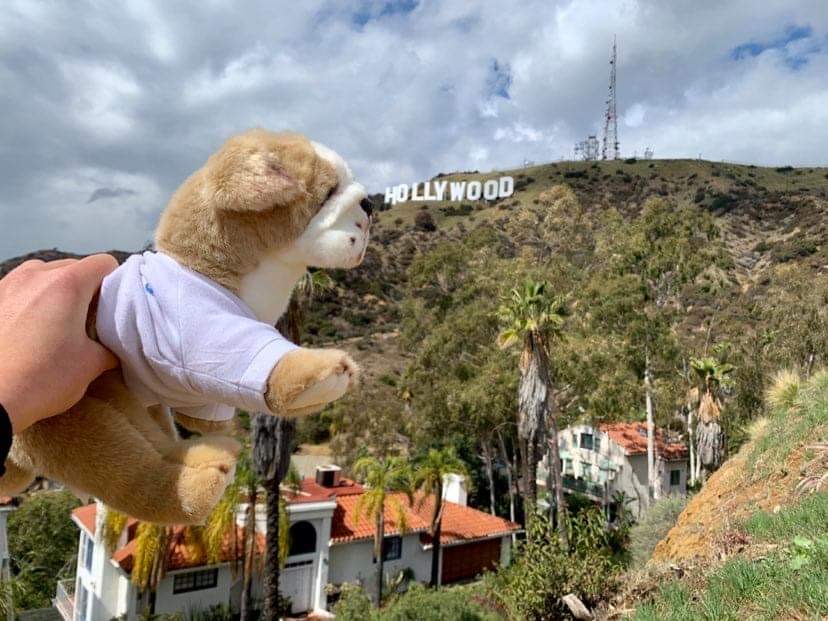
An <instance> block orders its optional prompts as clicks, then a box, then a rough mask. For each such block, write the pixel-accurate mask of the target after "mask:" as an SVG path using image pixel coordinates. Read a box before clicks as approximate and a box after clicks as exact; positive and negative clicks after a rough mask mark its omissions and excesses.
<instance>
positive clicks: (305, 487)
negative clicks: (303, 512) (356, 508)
mask: <svg viewBox="0 0 828 621" xmlns="http://www.w3.org/2000/svg"><path fill="white" fill-rule="evenodd" d="M283 487H284V485H283ZM362 492H363V487H362V485H360V484H359V483H355V482H354V481H351V480H349V479H342V480H341V481H340V482H339V485H336V486H334V487H324V486H322V485H319V484H318V483H317V482H316V481H315V480H314V479H312V478H305V479H302V483H301V485H300V487H299V491H298V493H294V492H292V491H290V490H285V489H283V490H282V496H283V497H284V499H285V500H287V502H288V504H291V505H292V504H301V503H304V502H322V501H325V500H333V499H334V498H337V497H340V496H354V495H359V494H361V493H362Z"/></svg>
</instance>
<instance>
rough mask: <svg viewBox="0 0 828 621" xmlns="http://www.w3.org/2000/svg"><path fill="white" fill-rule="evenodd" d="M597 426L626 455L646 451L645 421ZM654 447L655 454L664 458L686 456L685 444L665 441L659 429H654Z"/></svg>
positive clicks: (662, 432) (681, 457)
mask: <svg viewBox="0 0 828 621" xmlns="http://www.w3.org/2000/svg"><path fill="white" fill-rule="evenodd" d="M598 428H599V429H600V430H601V431H603V432H604V433H606V434H607V435H609V437H610V438H611V439H612V441H613V442H615V443H616V444H617V445H618V446H620V447H621V448H622V449H624V453H625V454H627V455H640V454H642V453H646V452H647V425H646V424H645V423H604V424H602V425H599V427H598ZM655 447H656V454H658V455H659V456H661V457H663V458H664V459H668V460H671V459H683V458H685V457H687V446H686V445H685V444H684V443H683V442H669V441H665V440H664V431H663V430H661V429H656V430H655Z"/></svg>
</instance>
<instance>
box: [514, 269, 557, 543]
mask: <svg viewBox="0 0 828 621" xmlns="http://www.w3.org/2000/svg"><path fill="white" fill-rule="evenodd" d="M548 290H549V283H547V282H534V281H531V280H527V281H526V282H525V283H524V285H523V287H522V288H521V289H518V288H515V289H512V291H511V294H510V295H509V296H508V297H507V299H506V300H505V301H504V303H503V304H502V305H501V306H500V308H499V310H498V317H499V318H500V321H501V323H502V325H503V328H502V330H501V332H500V334H499V335H498V344H499V345H500V347H501V348H503V349H505V348H507V347H511V346H512V345H515V344H516V343H520V342H522V343H523V350H522V352H521V356H520V383H519V385H518V413H517V418H518V420H517V426H518V438H519V439H520V442H519V444H520V448H521V453H522V458H523V472H524V480H525V490H526V491H525V501H524V504H525V514H526V517H527V519H531V516H532V514H533V513H534V512H535V510H536V506H537V505H536V501H537V469H538V460H539V459H540V458H541V453H540V451H541V447H542V446H543V443H544V440H545V438H546V435H547V434H546V425H547V422H548V424H549V437H550V439H551V440H552V441H551V442H549V449H550V468H551V469H552V478H553V482H554V485H555V502H556V506H557V512H558V532H559V534H560V537H561V541H562V542H563V543H564V544H565V543H566V524H565V519H564V518H565V512H566V507H565V505H564V497H563V481H562V479H561V461H560V455H559V451H558V412H557V404H556V403H555V395H554V393H553V392H552V386H551V383H552V382H551V377H550V371H549V352H548V351H547V346H548V343H549V340H550V339H551V338H553V337H555V336H559V335H560V331H561V327H562V325H563V322H564V302H563V299H562V298H561V297H557V296H556V297H552V296H550V295H549V292H548Z"/></svg>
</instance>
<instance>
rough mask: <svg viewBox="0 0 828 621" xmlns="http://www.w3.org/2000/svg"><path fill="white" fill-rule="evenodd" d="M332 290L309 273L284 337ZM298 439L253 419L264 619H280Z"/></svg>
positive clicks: (283, 322) (320, 275)
mask: <svg viewBox="0 0 828 621" xmlns="http://www.w3.org/2000/svg"><path fill="white" fill-rule="evenodd" d="M332 286H333V281H332V280H331V278H330V277H329V276H328V275H327V274H326V273H325V272H322V271H321V270H318V271H314V272H308V273H306V274H305V276H304V277H303V278H302V280H300V281H299V283H298V284H297V286H296V288H295V289H294V291H293V295H292V296H291V299H290V303H289V304H288V308H287V310H286V311H285V314H284V316H282V317H281V318H280V320H279V323H278V324H277V328H278V329H279V330H280V331H281V332H282V334H283V335H284V336H285V337H286V338H288V339H290V340H291V341H293V342H294V343H297V344H298V343H299V341H300V339H301V326H302V303H303V302H307V301H308V300H309V299H310V298H311V297H312V296H313V293H314V291H316V290H324V289H329V288H331V287H332ZM295 437H296V421H295V420H294V419H291V418H285V417H280V416H272V415H271V414H256V415H255V416H254V417H253V425H252V444H253V465H254V469H255V471H256V473H257V474H258V475H259V477H261V479H262V484H263V486H264V488H265V492H266V497H265V498H266V501H265V502H266V503H267V504H266V507H267V535H266V545H265V570H264V589H263V590H264V611H263V618H264V619H268V620H269V619H277V618H278V617H279V608H280V601H281V599H280V594H279V573H280V570H281V562H280V559H279V541H280V535H279V532H280V531H279V524H280V521H281V520H280V516H281V514H282V511H281V510H280V502H281V493H280V487H281V483H282V479H283V478H284V477H285V475H286V474H287V472H288V468H289V466H290V455H291V452H292V451H293V443H294V438H295Z"/></svg>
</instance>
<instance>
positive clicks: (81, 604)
mask: <svg viewBox="0 0 828 621" xmlns="http://www.w3.org/2000/svg"><path fill="white" fill-rule="evenodd" d="M88 607H89V591H87V590H86V587H85V586H83V585H81V587H80V593H78V619H79V621H86V620H87V619H88V618H89V614H88V611H87V608H88Z"/></svg>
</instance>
